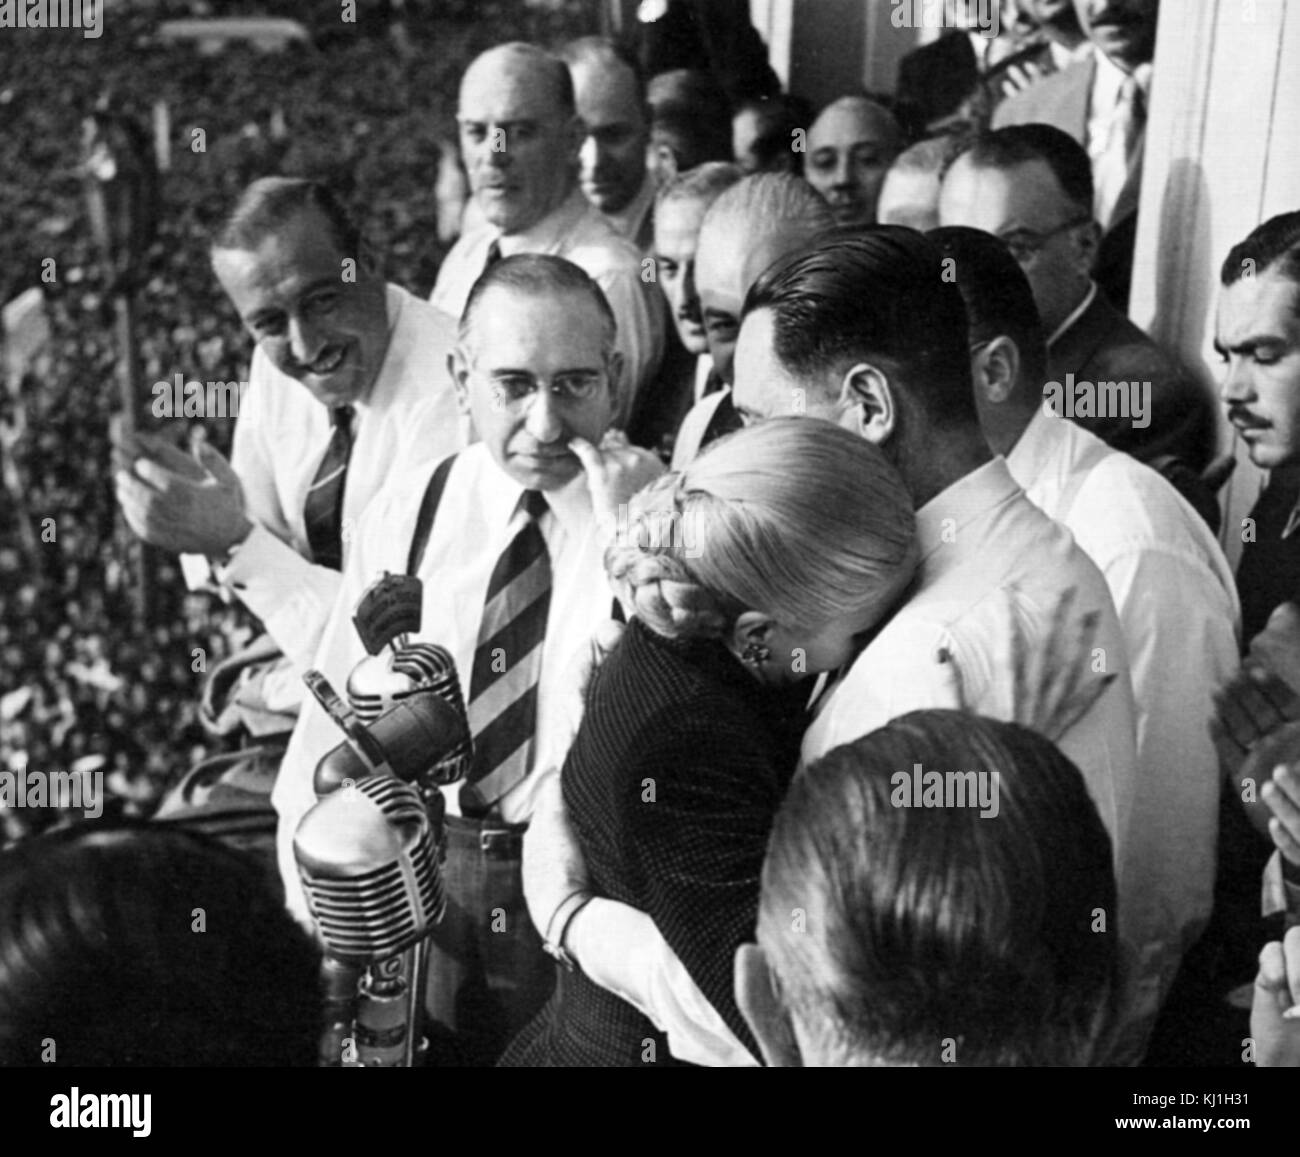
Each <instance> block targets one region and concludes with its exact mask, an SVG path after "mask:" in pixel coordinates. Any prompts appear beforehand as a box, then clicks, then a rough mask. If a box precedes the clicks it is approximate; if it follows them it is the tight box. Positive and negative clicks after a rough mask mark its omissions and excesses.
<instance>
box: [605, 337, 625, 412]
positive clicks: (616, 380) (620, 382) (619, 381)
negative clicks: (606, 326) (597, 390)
mask: <svg viewBox="0 0 1300 1157" xmlns="http://www.w3.org/2000/svg"><path fill="white" fill-rule="evenodd" d="M605 365H606V370H605V372H606V374H608V375H609V400H610V402H611V403H612V404H613V408H614V412H615V413H617V412H618V410H619V407H620V406H622V405H623V402H624V400H625V399H624V397H623V392H624V390H625V389H626V388H627V386H628V384H629V383H628V382H627V380H626V378H625V377H624V376H623V365H624V360H623V351H622V350H611V351H610V354H609V360H608V361H607V362H606V363H605Z"/></svg>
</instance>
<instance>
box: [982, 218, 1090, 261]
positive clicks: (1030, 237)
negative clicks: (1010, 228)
mask: <svg viewBox="0 0 1300 1157" xmlns="http://www.w3.org/2000/svg"><path fill="white" fill-rule="evenodd" d="M1091 221H1092V217H1090V216H1089V215H1087V214H1086V213H1083V214H1080V215H1079V216H1077V217H1071V218H1070V220H1068V221H1066V222H1064V223H1063V224H1060V225H1058V226H1057V227H1056V228H1055V229H1049V230H1048V231H1047V232H1046V233H1035V232H1034V231H1033V230H1032V229H1017V230H1016V231H1015V232H1014V233H1008V234H1006V235H1005V236H1001V235H1000V236H999V237H998V240H999V241H1001V242H1002V244H1003V245H1005V246H1006V247H1007V249H1008V250H1010V252H1011V256H1012V257H1014V258H1015V259H1016V260H1017V261H1018V262H1019V263H1020V264H1021V265H1028V264H1029V263H1030V262H1031V261H1033V260H1034V258H1035V257H1037V256H1038V255H1039V253H1041V252H1042V250H1043V248H1044V246H1046V244H1047V243H1048V242H1049V241H1050V240H1051V239H1052V238H1053V237H1059V236H1060V235H1061V234H1062V233H1064V232H1065V231H1066V230H1068V229H1074V228H1075V227H1076V226H1079V225H1087V224H1089V223H1090V222H1091Z"/></svg>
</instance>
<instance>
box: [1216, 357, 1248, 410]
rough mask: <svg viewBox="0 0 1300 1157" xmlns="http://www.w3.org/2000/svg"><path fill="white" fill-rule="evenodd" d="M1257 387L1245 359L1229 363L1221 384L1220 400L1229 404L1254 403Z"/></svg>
mask: <svg viewBox="0 0 1300 1157" xmlns="http://www.w3.org/2000/svg"><path fill="white" fill-rule="evenodd" d="M1254 398H1255V386H1254V383H1253V382H1252V380H1251V374H1250V370H1249V369H1248V368H1247V366H1246V365H1245V362H1244V359H1243V360H1240V361H1229V362H1228V365H1227V368H1226V369H1225V370H1224V372H1223V381H1222V382H1221V383H1220V384H1219V400H1220V401H1221V402H1225V403H1228V404H1232V403H1237V404H1240V403H1242V402H1250V401H1254Z"/></svg>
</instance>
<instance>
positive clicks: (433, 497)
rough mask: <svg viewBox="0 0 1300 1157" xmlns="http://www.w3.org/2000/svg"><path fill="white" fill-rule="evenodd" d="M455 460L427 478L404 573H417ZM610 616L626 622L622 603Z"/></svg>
mask: <svg viewBox="0 0 1300 1157" xmlns="http://www.w3.org/2000/svg"><path fill="white" fill-rule="evenodd" d="M455 461H456V455H455V454H453V455H452V456H451V457H450V458H444V459H443V460H442V461H441V462H439V463H438V468H437V469H436V470H435V471H434V472H433V476H432V477H431V478H430V479H429V485H428V486H427V487H426V488H425V491H424V498H423V499H422V500H421V502H420V513H419V515H418V516H417V517H416V519H415V534H414V535H413V536H412V537H411V551H410V554H408V555H407V558H406V573H407V574H409V575H417V574H419V571H420V563H422V562H423V561H424V552H425V551H426V550H427V549H428V546H429V536H430V535H432V534H433V520H434V517H435V516H436V515H437V513H438V507H439V505H440V504H441V503H442V492H443V491H444V490H446V489H447V479H448V478H449V477H450V475H451V468H452V465H453V463H454V462H455ZM610 617H611V618H613V619H614V620H615V621H616V622H620V623H625V622H627V618H626V616H625V615H624V614H623V605H622V604H621V603H620V602H619V601H618V599H615V600H614V606H613V609H612V610H611V612H610Z"/></svg>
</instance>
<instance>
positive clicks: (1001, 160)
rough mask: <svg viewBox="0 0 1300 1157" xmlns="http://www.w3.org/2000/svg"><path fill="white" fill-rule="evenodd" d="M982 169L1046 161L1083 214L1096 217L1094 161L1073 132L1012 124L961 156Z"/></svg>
mask: <svg viewBox="0 0 1300 1157" xmlns="http://www.w3.org/2000/svg"><path fill="white" fill-rule="evenodd" d="M961 155H962V156H963V157H965V158H966V159H968V160H969V161H970V163H971V164H972V165H975V166H976V167H978V168H981V169H1010V168H1013V167H1014V166H1016V165H1023V164H1027V163H1028V162H1030V161H1042V162H1043V164H1045V165H1046V166H1047V167H1048V168H1049V169H1051V171H1052V175H1053V176H1054V177H1055V178H1056V181H1057V184H1059V185H1060V186H1061V189H1062V191H1063V192H1064V193H1065V195H1066V197H1067V198H1068V199H1069V201H1070V203H1071V204H1072V205H1074V206H1075V207H1076V208H1077V209H1078V210H1079V212H1080V213H1087V214H1088V215H1089V216H1091V215H1092V211H1093V206H1092V201H1093V182H1092V160H1091V159H1090V158H1089V156H1088V150H1087V149H1085V148H1084V147H1083V146H1082V145H1081V144H1079V142H1078V141H1076V140H1075V139H1074V138H1073V137H1072V136H1070V134H1069V133H1066V132H1062V131H1061V130H1060V129H1058V128H1054V127H1053V126H1052V125H1043V124H1027V125H1008V126H1007V127H1006V128H1002V129H994V130H993V131H992V132H988V133H982V134H981V135H979V136H977V137H975V139H974V140H973V141H972V142H971V145H970V148H968V149H967V150H966V151H965V152H964V153H962V154H961Z"/></svg>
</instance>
